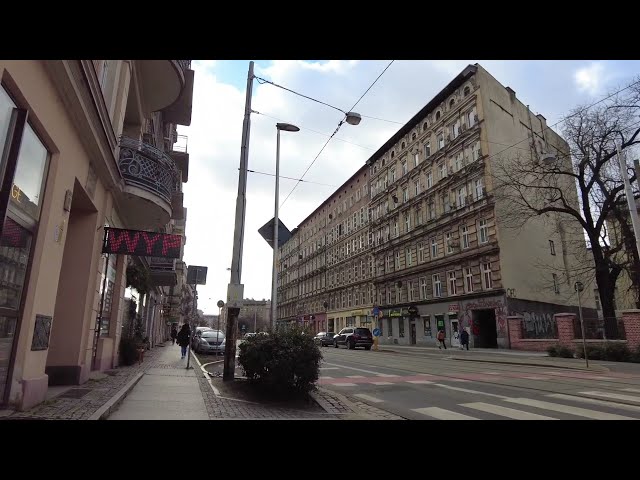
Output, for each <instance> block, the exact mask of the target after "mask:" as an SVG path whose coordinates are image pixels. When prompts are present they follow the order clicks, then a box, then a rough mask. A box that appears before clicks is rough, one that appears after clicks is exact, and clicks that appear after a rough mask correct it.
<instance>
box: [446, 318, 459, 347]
mask: <svg viewBox="0 0 640 480" xmlns="http://www.w3.org/2000/svg"><path fill="white" fill-rule="evenodd" d="M449 321H450V322H451V346H452V347H459V346H460V331H459V330H460V328H459V326H460V324H459V322H458V319H457V318H451V317H449Z"/></svg>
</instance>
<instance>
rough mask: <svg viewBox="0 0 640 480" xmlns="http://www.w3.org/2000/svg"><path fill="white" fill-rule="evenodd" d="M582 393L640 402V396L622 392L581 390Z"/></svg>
mask: <svg viewBox="0 0 640 480" xmlns="http://www.w3.org/2000/svg"><path fill="white" fill-rule="evenodd" d="M579 393H580V395H591V396H592V397H602V398H613V399H614V400H626V401H628V402H636V403H640V397H638V396H637V395H624V394H622V393H611V392H598V391H593V392H579Z"/></svg>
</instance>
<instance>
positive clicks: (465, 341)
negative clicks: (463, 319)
mask: <svg viewBox="0 0 640 480" xmlns="http://www.w3.org/2000/svg"><path fill="white" fill-rule="evenodd" d="M465 347H467V350H469V332H467V329H466V328H463V329H462V332H460V350H464V348H465Z"/></svg>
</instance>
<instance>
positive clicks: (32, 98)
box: [0, 60, 193, 409]
mask: <svg viewBox="0 0 640 480" xmlns="http://www.w3.org/2000/svg"><path fill="white" fill-rule="evenodd" d="M0 81H1V84H2V85H1V88H0V152H1V153H2V159H1V161H2V180H3V182H2V192H1V193H2V198H3V199H4V201H3V202H0V208H1V209H2V213H3V215H4V224H3V229H2V242H1V246H0V252H1V254H0V268H2V280H3V282H2V284H1V285H0V403H2V404H8V405H11V406H14V407H16V408H20V409H27V408H29V407H31V406H33V405H36V404H38V403H40V402H42V401H44V400H45V398H46V394H47V389H48V386H49V385H74V384H81V383H84V382H86V381H87V379H89V377H90V374H91V372H92V371H101V370H107V369H110V368H114V367H116V366H117V365H118V346H119V340H120V337H121V332H122V328H123V323H124V321H125V320H126V317H128V316H129V314H130V313H131V311H132V310H134V309H135V310H137V313H138V314H140V315H141V317H142V319H143V320H144V322H145V329H146V332H147V336H148V337H149V343H150V345H153V344H154V343H155V342H158V341H161V340H162V338H163V337H164V336H165V334H166V333H167V332H168V330H167V327H168V325H167V321H166V319H165V315H164V310H165V298H166V297H168V294H169V288H170V287H171V286H172V285H174V284H175V282H176V281H177V273H176V269H177V267H178V265H179V262H178V261H177V260H172V261H167V260H165V259H154V258H150V257H140V258H137V257H136V258H133V257H127V256H120V255H118V256H116V255H110V256H108V257H107V256H106V255H103V254H102V253H101V252H102V245H103V240H104V227H111V228H124V229H134V230H144V231H153V232H167V233H171V232H172V231H173V229H174V223H173V222H174V220H180V219H183V218H184V208H183V206H182V193H181V192H182V182H183V181H186V172H187V165H188V154H187V153H186V149H185V151H184V152H174V148H173V147H174V145H175V143H176V141H177V130H176V125H177V124H180V125H188V124H189V123H190V121H191V100H192V91H193V71H192V70H191V69H190V61H188V60H149V61H137V60H136V61H134V60H100V61H97V60H69V61H67V60H58V61H54V60H51V61H0ZM133 265H138V267H139V268H141V269H142V270H144V271H146V272H147V274H148V276H149V278H150V288H149V292H148V293H146V294H145V295H137V298H136V299H135V301H136V303H135V304H134V303H133V302H132V301H131V298H127V297H132V295H131V294H129V295H126V294H125V292H126V291H128V288H127V283H128V282H127V269H128V267H130V266H133ZM133 296H136V292H133ZM132 305H133V308H132Z"/></svg>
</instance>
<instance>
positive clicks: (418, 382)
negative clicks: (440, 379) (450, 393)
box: [407, 380, 433, 385]
mask: <svg viewBox="0 0 640 480" xmlns="http://www.w3.org/2000/svg"><path fill="white" fill-rule="evenodd" d="M407 383H415V384H416V385H432V384H433V382H430V381H429V380H407Z"/></svg>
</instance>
